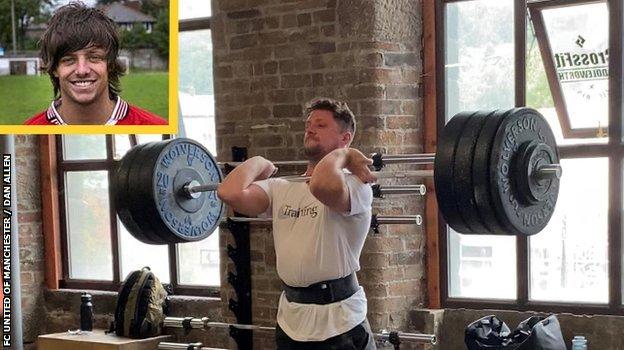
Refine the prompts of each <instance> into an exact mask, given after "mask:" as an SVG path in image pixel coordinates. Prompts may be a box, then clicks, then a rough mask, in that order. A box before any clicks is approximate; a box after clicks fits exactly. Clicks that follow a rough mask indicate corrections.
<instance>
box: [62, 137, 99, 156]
mask: <svg viewBox="0 0 624 350" xmlns="http://www.w3.org/2000/svg"><path fill="white" fill-rule="evenodd" d="M63 157H64V159H66V160H79V159H106V138H105V136H104V135H64V136H63Z"/></svg>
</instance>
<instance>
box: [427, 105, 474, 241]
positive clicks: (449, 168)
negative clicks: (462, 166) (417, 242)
mask: <svg viewBox="0 0 624 350" xmlns="http://www.w3.org/2000/svg"><path fill="white" fill-rule="evenodd" d="M473 114H474V112H462V113H458V114H456V115H455V116H454V117H453V118H451V120H449V121H448V123H446V125H445V126H444V128H443V129H442V131H441V132H440V137H439V138H438V145H437V148H436V155H435V160H434V164H433V172H434V178H433V180H434V184H435V192H436V198H437V200H438V207H439V209H440V212H441V213H442V217H444V220H445V221H446V223H447V224H448V225H449V226H451V227H452V228H453V229H454V230H455V231H457V232H470V229H469V228H468V226H467V225H466V223H465V222H464V221H463V219H462V217H461V215H460V214H459V210H458V208H457V202H456V200H455V196H456V194H455V183H454V180H453V174H454V172H455V169H454V164H455V152H456V151H457V143H458V142H459V136H460V135H461V133H462V130H463V129H464V125H465V124H466V122H467V121H468V120H469V119H470V117H471V116H472V115H473Z"/></svg>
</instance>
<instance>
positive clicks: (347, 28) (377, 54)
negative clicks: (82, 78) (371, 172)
mask: <svg viewBox="0 0 624 350" xmlns="http://www.w3.org/2000/svg"><path fill="white" fill-rule="evenodd" d="M421 23H422V21H421V3H420V1H410V0H390V1H381V0H376V1H367V0H357V1H356V0H300V1H293V0H281V1H280V0H214V1H213V22H212V31H213V45H214V75H215V76H214V84H215V108H216V125H217V147H218V154H219V158H220V160H227V159H229V156H230V153H231V152H230V148H231V147H232V146H244V147H248V149H249V155H250V156H251V155H262V156H265V157H267V158H269V159H271V160H292V159H303V157H302V154H301V145H302V142H303V122H302V108H303V104H304V103H305V102H307V101H308V100H309V99H311V98H313V97H316V96H327V97H334V98H337V99H342V100H345V101H346V102H347V103H348V104H349V105H350V106H351V108H352V109H353V111H354V112H355V114H356V116H357V119H358V131H357V134H356V137H355V141H354V147H357V148H359V149H361V150H362V151H364V152H373V151H382V152H388V153H416V152H420V151H422V149H423V147H422V128H421V127H422V115H423V112H422V92H421V74H422V59H421V51H422V49H421V47H422V43H421V42H422V39H421V36H422V35H421V32H422V25H421ZM392 169H394V168H389V170H392ZM411 182H412V183H413V182H414V181H411ZM422 205H423V201H422V200H421V199H419V198H417V197H414V196H397V197H390V198H388V199H384V200H381V201H377V200H376V202H375V204H374V212H378V213H382V214H383V213H387V214H415V213H422V212H423V208H422ZM255 227H257V226H255ZM224 231H225V230H224ZM220 238H221V248H222V254H221V257H222V260H223V262H224V264H223V265H222V272H223V274H222V276H223V278H222V284H223V289H222V290H223V296H222V301H223V307H224V312H223V314H224V315H225V318H226V320H227V321H233V320H234V318H233V316H232V313H231V312H229V310H227V300H228V299H229V298H230V297H232V296H233V295H234V293H233V290H232V289H231V288H230V287H229V285H228V284H227V281H226V280H225V277H226V276H227V271H231V270H233V267H232V266H229V265H231V262H230V261H229V258H228V257H227V254H226V251H225V247H226V245H227V244H228V243H230V244H233V240H232V238H231V236H230V234H229V233H228V232H222V233H221V235H220ZM251 247H252V248H251V249H252V255H251V258H252V284H253V286H252V303H253V317H254V323H258V324H274V323H275V314H276V311H277V298H278V296H279V279H278V278H277V274H276V271H275V253H274V250H273V249H274V247H273V241H272V237H271V234H270V229H269V228H267V227H263V228H256V229H254V230H253V232H252V234H251ZM424 247H425V242H424V239H423V235H422V228H417V227H415V226H397V225H394V226H391V227H385V228H383V229H382V233H381V234H379V235H376V236H372V235H371V237H369V239H368V240H367V242H366V245H365V247H364V251H363V253H362V257H361V265H362V270H361V272H360V273H359V277H360V282H361V283H362V284H363V285H364V287H365V289H366V293H367V295H368V298H369V319H370V321H371V325H372V327H373V329H376V330H378V329H381V328H393V329H401V330H410V328H409V327H410V324H409V322H408V312H409V310H410V309H413V308H417V307H421V306H422V305H423V304H424V303H425V301H426V284H425V271H426V269H425V266H424V264H425V260H424V252H425V249H424ZM254 342H255V348H267V349H269V348H273V344H272V339H266V337H265V338H262V337H261V339H258V336H256V338H255V340H254Z"/></svg>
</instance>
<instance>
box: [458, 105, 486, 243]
mask: <svg viewBox="0 0 624 350" xmlns="http://www.w3.org/2000/svg"><path fill="white" fill-rule="evenodd" d="M489 113H491V112H487V111H479V112H477V113H475V114H473V115H472V117H470V119H469V120H468V122H466V124H465V125H464V129H463V130H462V133H461V135H460V136H459V141H458V143H457V150H456V151H455V165H454V168H453V169H454V172H453V179H454V181H453V183H454V186H455V201H456V202H457V208H458V210H459V214H460V215H461V217H462V219H463V221H464V223H466V226H467V227H468V228H469V231H466V232H461V233H475V234H489V233H490V231H489V230H488V228H487V227H486V226H485V224H484V223H483V222H482V219H481V216H480V215H479V212H478V210H477V206H476V203H475V200H474V195H473V188H474V184H473V181H472V164H473V160H474V152H475V146H476V144H477V138H478V137H479V133H480V132H481V128H482V127H483V124H484V122H485V120H486V117H487V115H488V114H489ZM456 231H457V230H456ZM458 232H460V231H458Z"/></svg>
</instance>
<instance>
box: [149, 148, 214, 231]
mask: <svg viewBox="0 0 624 350" xmlns="http://www.w3.org/2000/svg"><path fill="white" fill-rule="evenodd" d="M222 179H223V175H222V173H221V169H220V168H219V166H218V164H217V161H216V159H214V157H213V156H212V155H211V154H210V152H208V150H207V149H206V148H205V147H204V146H203V145H201V144H199V143H198V142H196V141H194V140H191V139H184V138H178V139H173V140H169V141H167V142H166V144H165V145H164V147H163V148H162V149H161V150H160V152H159V154H158V156H157V157H156V158H155V161H154V171H153V172H152V181H151V184H150V186H149V189H150V193H149V194H148V198H149V202H150V206H149V207H148V209H149V211H150V216H155V215H158V217H159V218H160V220H158V221H157V222H156V224H155V225H154V227H155V229H156V230H157V231H158V232H159V233H160V234H161V235H163V234H167V235H171V237H173V238H174V239H175V240H176V241H177V242H193V241H199V240H202V239H204V238H206V237H208V236H209V235H210V234H211V233H212V232H213V231H214V230H215V229H216V228H217V227H218V226H219V222H220V220H221V217H222V215H223V212H224V205H223V202H222V201H221V200H220V199H219V198H218V197H217V193H216V191H208V192H202V193H201V195H200V197H199V198H189V197H188V196H186V195H185V194H184V193H183V186H184V185H185V184H187V183H189V182H190V181H192V180H196V181H197V182H199V183H200V184H209V183H214V184H218V183H221V181H222ZM152 204H153V205H152Z"/></svg>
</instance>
